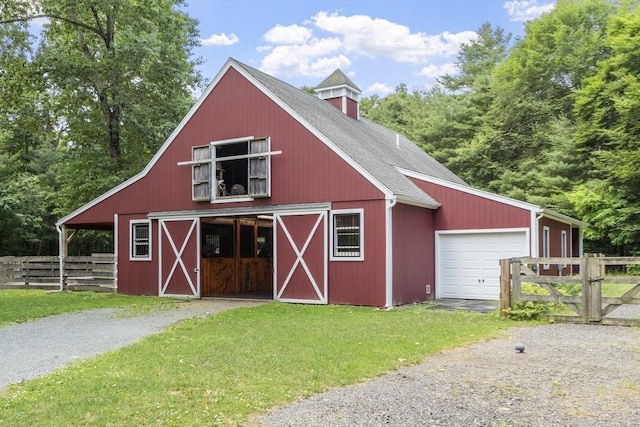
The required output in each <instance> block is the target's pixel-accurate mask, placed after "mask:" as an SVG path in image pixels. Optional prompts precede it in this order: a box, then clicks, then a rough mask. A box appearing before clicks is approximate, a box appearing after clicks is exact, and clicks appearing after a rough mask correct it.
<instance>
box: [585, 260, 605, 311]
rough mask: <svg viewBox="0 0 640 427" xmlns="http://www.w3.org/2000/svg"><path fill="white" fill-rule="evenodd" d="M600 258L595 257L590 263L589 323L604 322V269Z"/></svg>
mask: <svg viewBox="0 0 640 427" xmlns="http://www.w3.org/2000/svg"><path fill="white" fill-rule="evenodd" d="M601 264H602V263H601V262H600V257H599V256H594V257H593V258H591V260H590V262H589V270H588V273H589V284H590V288H591V301H590V305H589V321H590V322H601V321H602V279H603V278H604V274H603V271H602V269H603V268H604V266H603V265H601Z"/></svg>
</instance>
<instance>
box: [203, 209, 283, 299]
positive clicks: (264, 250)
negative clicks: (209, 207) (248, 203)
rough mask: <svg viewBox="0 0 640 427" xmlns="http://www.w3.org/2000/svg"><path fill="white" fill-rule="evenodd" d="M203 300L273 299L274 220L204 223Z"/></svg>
mask: <svg viewBox="0 0 640 427" xmlns="http://www.w3.org/2000/svg"><path fill="white" fill-rule="evenodd" d="M200 247H201V261H200V270H201V289H202V296H203V297H216V296H217V297H219V296H225V297H238V298H243V297H244V298H264V299H270V298H273V220H272V219H271V218H270V217H268V216H262V215H261V216H260V217H242V218H236V217H233V218H202V219H201V239H200Z"/></svg>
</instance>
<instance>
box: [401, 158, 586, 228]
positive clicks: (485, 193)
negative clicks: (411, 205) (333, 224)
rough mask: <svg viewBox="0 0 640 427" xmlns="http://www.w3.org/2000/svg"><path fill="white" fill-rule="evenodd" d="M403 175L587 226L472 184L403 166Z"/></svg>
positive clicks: (572, 223)
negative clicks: (456, 181)
mask: <svg viewBox="0 0 640 427" xmlns="http://www.w3.org/2000/svg"><path fill="white" fill-rule="evenodd" d="M397 169H398V170H399V171H400V172H401V173H402V174H403V175H405V176H407V177H410V178H415V179H418V180H420V181H425V182H429V183H432V184H436V185H440V186H443V187H446V188H450V189H452V190H457V191H461V192H463V193H467V194H471V195H474V196H478V197H482V198H484V199H487V200H493V201H495V202H499V203H504V204H506V205H509V206H513V207H516V208H520V209H524V210H527V211H529V212H532V213H534V214H536V215H539V216H543V217H545V218H549V219H553V220H556V221H559V222H563V223H565V224H571V226H574V227H579V228H582V227H585V226H586V225H587V224H586V223H585V222H582V221H580V220H578V219H575V218H572V217H570V216H568V215H564V214H561V213H559V212H556V211H553V210H551V209H546V208H543V207H542V206H538V205H534V204H531V203H527V202H523V201H521V200H517V199H512V198H510V197H506V196H501V195H499V194H496V193H491V192H489V191H485V190H480V189H477V188H473V187H471V186H468V185H463V184H458V183H455V182H451V181H447V180H444V179H440V178H436V177H433V176H429V175H425V174H421V173H418V172H414V171H411V170H408V169H403V168H397Z"/></svg>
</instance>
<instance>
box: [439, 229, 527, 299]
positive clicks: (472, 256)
mask: <svg viewBox="0 0 640 427" xmlns="http://www.w3.org/2000/svg"><path fill="white" fill-rule="evenodd" d="M437 243H438V248H437V251H438V270H437V281H436V286H437V288H436V289H439V292H437V295H438V298H465V299H493V300H495V299H500V260H501V259H503V258H511V257H518V256H526V255H527V254H528V253H529V252H528V250H527V233H526V231H504V232H490V233H484V232H477V233H476V232H474V233H464V234H439V238H438V239H437Z"/></svg>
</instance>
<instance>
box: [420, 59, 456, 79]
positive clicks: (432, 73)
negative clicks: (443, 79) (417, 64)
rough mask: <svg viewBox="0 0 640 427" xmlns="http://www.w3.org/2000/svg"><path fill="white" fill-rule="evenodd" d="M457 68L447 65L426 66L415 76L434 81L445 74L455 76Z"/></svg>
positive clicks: (454, 65) (450, 64)
mask: <svg viewBox="0 0 640 427" xmlns="http://www.w3.org/2000/svg"><path fill="white" fill-rule="evenodd" d="M457 73H458V67H457V66H456V64H453V63H447V64H440V65H427V66H426V67H423V68H422V70H420V71H419V72H418V73H417V75H418V76H421V77H430V78H432V79H435V78H437V77H440V76H444V75H445V74H457Z"/></svg>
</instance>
